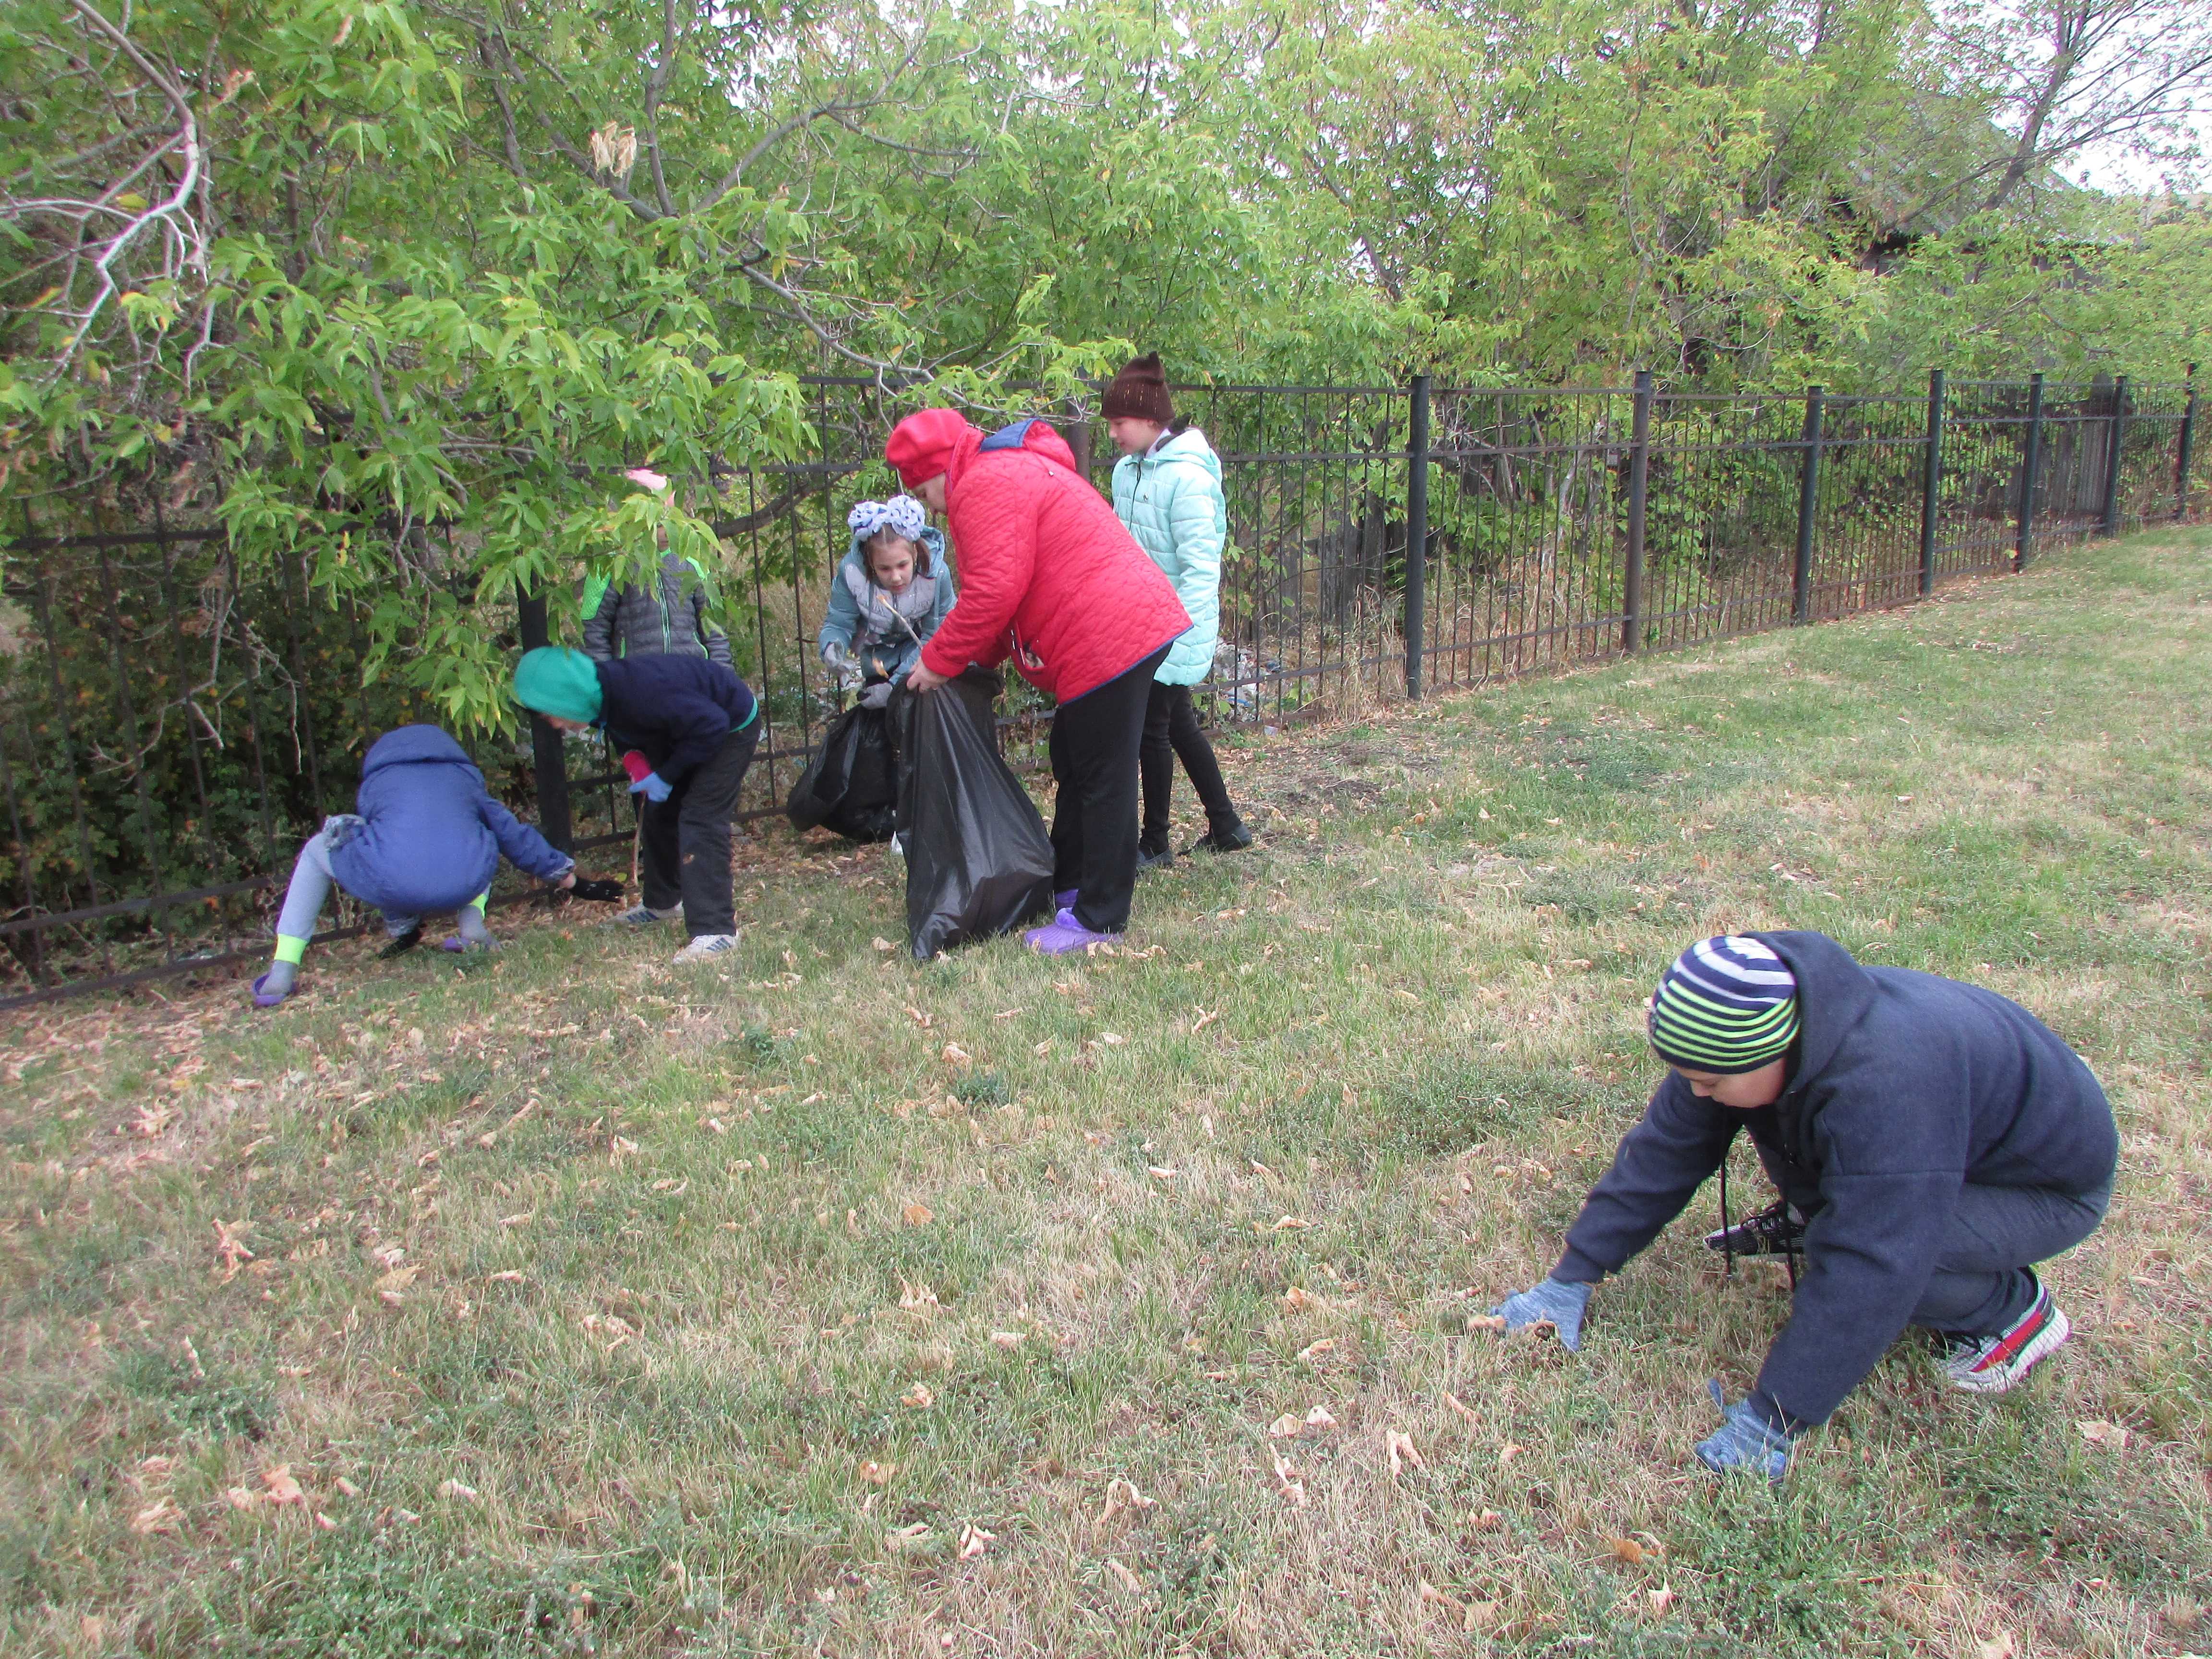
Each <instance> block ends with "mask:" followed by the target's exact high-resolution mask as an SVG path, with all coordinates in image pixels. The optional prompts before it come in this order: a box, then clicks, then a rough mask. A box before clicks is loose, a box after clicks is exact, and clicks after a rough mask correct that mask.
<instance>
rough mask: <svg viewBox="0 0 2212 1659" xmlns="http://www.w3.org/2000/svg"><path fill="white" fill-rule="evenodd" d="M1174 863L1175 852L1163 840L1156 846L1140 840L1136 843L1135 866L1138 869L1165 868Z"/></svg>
mask: <svg viewBox="0 0 2212 1659" xmlns="http://www.w3.org/2000/svg"><path fill="white" fill-rule="evenodd" d="M1174 863H1175V853H1174V852H1173V850H1172V849H1171V848H1169V846H1168V844H1167V843H1166V842H1161V843H1160V844H1159V845H1158V846H1157V847H1152V846H1147V845H1146V843H1145V842H1141V841H1140V842H1138V843H1137V868H1139V870H1165V869H1167V868H1169V867H1170V866H1172V865H1173V864H1174Z"/></svg>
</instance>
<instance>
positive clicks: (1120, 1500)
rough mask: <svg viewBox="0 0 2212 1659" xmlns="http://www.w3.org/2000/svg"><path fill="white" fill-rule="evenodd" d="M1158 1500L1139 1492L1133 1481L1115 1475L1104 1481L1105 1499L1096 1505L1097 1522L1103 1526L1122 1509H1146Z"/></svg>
mask: <svg viewBox="0 0 2212 1659" xmlns="http://www.w3.org/2000/svg"><path fill="white" fill-rule="evenodd" d="M1159 1501H1160V1500H1159V1499H1158V1498H1147V1497H1146V1496H1145V1494H1144V1493H1142V1492H1139V1491H1138V1490H1137V1483H1136V1482H1135V1481H1133V1480H1123V1479H1122V1478H1121V1476H1119V1475H1116V1476H1115V1478H1114V1479H1113V1480H1109V1481H1108V1482H1107V1483H1106V1501H1105V1502H1104V1503H1103V1504H1100V1505H1099V1506H1098V1524H1099V1525H1100V1526H1102V1527H1103V1526H1104V1525H1105V1524H1106V1523H1107V1522H1109V1521H1111V1520H1112V1519H1113V1518H1114V1517H1115V1516H1117V1515H1119V1514H1121V1511H1122V1510H1148V1509H1151V1508H1152V1507H1153V1505H1155V1504H1158V1502H1159Z"/></svg>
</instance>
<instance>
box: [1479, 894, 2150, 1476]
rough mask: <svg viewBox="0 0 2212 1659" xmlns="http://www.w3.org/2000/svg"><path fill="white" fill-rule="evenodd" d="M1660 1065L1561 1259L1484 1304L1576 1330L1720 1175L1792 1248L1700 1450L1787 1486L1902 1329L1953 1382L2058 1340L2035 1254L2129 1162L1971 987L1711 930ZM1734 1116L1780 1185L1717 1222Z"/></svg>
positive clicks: (2101, 1115)
mask: <svg viewBox="0 0 2212 1659" xmlns="http://www.w3.org/2000/svg"><path fill="white" fill-rule="evenodd" d="M1649 1023H1650V1039H1651V1046H1652V1048H1654V1049H1655V1050H1656V1052H1657V1054H1658V1055H1659V1057H1660V1058H1661V1059H1662V1060H1665V1061H1666V1062H1667V1063H1668V1066H1669V1067H1670V1070H1669V1071H1668V1075H1667V1079H1666V1081H1665V1082H1664V1083H1662V1085H1660V1087H1659V1091H1658V1092H1657V1093H1656V1094H1655V1095H1654V1096H1652V1097H1651V1103H1650V1105H1649V1106H1648V1107H1646V1108H1645V1109H1644V1116H1643V1118H1642V1119H1641V1120H1640V1121H1638V1123H1637V1125H1636V1127H1634V1128H1632V1129H1631V1130H1630V1131H1629V1132H1628V1135H1627V1137H1626V1139H1623V1140H1622V1142H1621V1143H1620V1151H1619V1152H1616V1153H1615V1154H1614V1155H1613V1167H1612V1169H1611V1170H1608V1171H1607V1173H1606V1176H1605V1177H1604V1179H1602V1180H1601V1181H1600V1182H1598V1183H1597V1185H1596V1186H1595V1188H1592V1189H1591V1190H1590V1194H1589V1197H1588V1198H1586V1199H1585V1200H1583V1207H1582V1213H1581V1214H1580V1215H1579V1216H1578V1217H1577V1218H1576V1220H1575V1223H1574V1225H1573V1226H1571V1228H1569V1229H1568V1231H1567V1237H1566V1249H1565V1253H1564V1254H1562V1255H1561V1256H1560V1258H1559V1265H1558V1266H1556V1267H1553V1269H1552V1272H1551V1275H1550V1277H1549V1278H1547V1279H1545V1280H1544V1281H1543V1283H1542V1284H1541V1285H1536V1286H1535V1287H1534V1289H1532V1290H1527V1291H1522V1292H1521V1293H1520V1294H1518V1295H1516V1296H1512V1297H1507V1298H1506V1300H1505V1301H1504V1303H1502V1304H1499V1305H1498V1307H1497V1308H1496V1309H1494V1310H1492V1313H1493V1315H1494V1316H1497V1317H1499V1318H1502V1319H1503V1320H1504V1324H1505V1326H1506V1327H1507V1328H1509V1329H1511V1328H1521V1327H1523V1326H1528V1325H1534V1324H1537V1323H1540V1322H1543V1323H1548V1324H1550V1325H1551V1326H1552V1327H1553V1328H1554V1329H1555V1330H1556V1331H1557V1333H1558V1334H1559V1340H1560V1342H1561V1343H1562V1344H1563V1345H1564V1346H1566V1347H1569V1348H1573V1347H1576V1346H1578V1345H1579V1341H1580V1338H1581V1332H1582V1322H1583V1312H1584V1310H1585V1309H1586V1308H1587V1307H1588V1305H1589V1299H1590V1291H1591V1290H1592V1289H1593V1288H1594V1287H1595V1285H1598V1284H1599V1283H1600V1282H1601V1281H1602V1280H1603V1279H1605V1278H1606V1277H1607V1275H1608V1274H1610V1273H1618V1272H1620V1270H1621V1269H1622V1268H1623V1267H1626V1265H1627V1263H1628V1261H1629V1260H1630V1259H1631V1258H1632V1257H1633V1256H1635V1255H1638V1253H1639V1252H1640V1251H1642V1250H1643V1249H1644V1247H1645V1246H1646V1245H1648V1244H1650V1243H1651V1241H1652V1240H1653V1239H1654V1238H1656V1237H1658V1235H1659V1233H1660V1231H1661V1230H1662V1228H1664V1227H1665V1226H1666V1225H1667V1224H1668V1222H1670V1221H1672V1220H1673V1219H1674V1218H1675V1216H1677V1215H1678V1214H1680V1212H1681V1210H1682V1207H1683V1206H1685V1205H1686V1204H1687V1203H1688V1202H1689V1200H1690V1198H1691V1196H1692V1194H1694V1193H1695V1192H1696V1191H1697V1189H1698V1188H1699V1186H1700V1185H1701V1184H1702V1183H1703V1182H1705V1178H1706V1177H1707V1176H1710V1175H1711V1174H1713V1173H1714V1172H1715V1171H1716V1170H1719V1171H1721V1172H1722V1178H1723V1186H1722V1194H1723V1226H1722V1231H1720V1232H1718V1233H1716V1234H1713V1235H1711V1236H1710V1237H1708V1238H1707V1239H1706V1241H1705V1242H1706V1243H1707V1244H1709V1245H1711V1246H1712V1247H1713V1248H1714V1249H1727V1250H1730V1251H1734V1252H1737V1253H1741V1254H1745V1255H1763V1254H1775V1255H1779V1254H1782V1253H1783V1252H1784V1250H1788V1251H1790V1252H1791V1260H1792V1261H1793V1262H1794V1261H1795V1260H1796V1253H1797V1252H1799V1251H1802V1256H1803V1261H1804V1266H1803V1268H1802V1270H1801V1271H1798V1272H1797V1273H1796V1287H1795V1302H1794V1305H1793V1306H1792V1308H1791V1310H1790V1320H1789V1322H1788V1323H1787V1324H1785V1325H1784V1327H1783V1328H1782V1330H1781V1332H1780V1334H1778V1335H1777V1336H1776V1338H1775V1339H1774V1343H1773V1346H1771V1348H1769V1349H1768V1351H1767V1354H1766V1359H1765V1364H1764V1365H1763V1366H1762V1367H1761V1368H1760V1370H1759V1377H1758V1381H1757V1383H1756V1384H1755V1385H1754V1386H1753V1389H1752V1390H1751V1392H1750V1394H1749V1395H1747V1396H1746V1397H1745V1398H1743V1399H1742V1400H1740V1401H1737V1402H1736V1403H1735V1405H1734V1406H1728V1405H1726V1404H1725V1402H1724V1401H1723V1400H1722V1396H1721V1394H1720V1386H1719V1384H1718V1383H1715V1384H1714V1385H1713V1391H1714V1397H1715V1400H1716V1401H1717V1402H1718V1403H1721V1404H1722V1406H1723V1414H1724V1417H1725V1419H1726V1420H1725V1421H1724V1422H1723V1424H1722V1425H1721V1427H1720V1429H1719V1431H1717V1432H1716V1433H1715V1434H1713V1435H1712V1436H1711V1437H1709V1438H1707V1439H1705V1440H1704V1441H1702V1442H1700V1443H1699V1444H1698V1446H1697V1448H1696V1454H1697V1456H1698V1458H1699V1461H1700V1462H1704V1463H1705V1465H1706V1466H1707V1467H1709V1468H1713V1469H1716V1470H1723V1469H1735V1468H1747V1469H1754V1470H1758V1471H1760V1472H1763V1473H1765V1474H1767V1475H1768V1476H1770V1477H1771V1478H1772V1479H1775V1480H1779V1479H1780V1478H1781V1476H1782V1474H1783V1472H1784V1469H1785V1468H1787V1467H1788V1464H1789V1462H1790V1448H1791V1446H1792V1444H1793V1443H1795V1441H1796V1437H1798V1436H1799V1435H1801V1434H1802V1433H1803V1432H1804V1431H1805V1430H1806V1429H1808V1427H1810V1426H1812V1425H1814V1424H1818V1423H1820V1422H1823V1421H1825V1420H1826V1418H1827V1416H1828V1414H1829V1413H1831V1412H1832V1411H1834V1410H1835V1409H1836V1407H1837V1406H1838V1405H1839V1404H1840V1403H1841V1402H1842V1401H1843V1399H1844V1396H1845V1395H1848V1394H1849V1393H1850V1391H1851V1390H1852V1389H1855V1388H1856V1387H1857V1386H1858V1383H1859V1382H1860V1380H1861V1379H1862V1378H1863V1377H1864V1376H1865V1375H1866V1374H1867V1372H1869V1370H1872V1369H1873V1368H1874V1366H1875V1363H1876V1362H1877V1361H1878V1360H1880V1359H1881V1356H1882V1354H1883V1352H1885V1351H1886V1350H1887V1348H1888V1346H1889V1345H1890V1343H1891V1342H1892V1341H1893V1340H1895V1339H1896V1338H1897V1336H1898V1335H1899V1333H1900V1332H1902V1331H1903V1330H1904V1329H1905V1327H1906V1326H1907V1325H1918V1326H1922V1327H1923V1328H1929V1329H1931V1330H1933V1331H1935V1332H1936V1334H1938V1335H1939V1337H1941V1338H1942V1340H1943V1341H1944V1342H1945V1344H1946V1357H1945V1358H1944V1361H1943V1370H1944V1374H1945V1376H1946V1377H1947V1379H1948V1381H1949V1382H1950V1383H1951V1384H1952V1386H1953V1387H1954V1388H1958V1389H1964V1390H1966V1392H1968V1393H1972V1394H2001V1393H2002V1392H2004V1391H2005V1390H2006V1389H2010V1388H2013V1387H2014V1386H2015V1385H2016V1384H2017V1383H2020V1382H2021V1379H2022V1378H2023V1377H2025V1376H2027V1373H2028V1371H2029V1370H2030V1369H2031V1368H2032V1367H2033V1366H2034V1365H2035V1364H2037V1363H2038V1362H2039V1361H2040V1360H2042V1359H2043V1358H2045V1357H2046V1356H2047V1355H2049V1354H2051V1352H2054V1351H2056V1350H2057V1347H2058V1346H2059V1345H2060V1344H2061V1343H2063V1342H2064V1341H2065V1340H2066V1338H2067V1334H2068V1331H2069V1327H2068V1324H2067V1321H2066V1316H2065V1315H2064V1314H2063V1313H2062V1312H2060V1311H2059V1310H2058V1307H2057V1303H2056V1302H2055V1301H2054V1300H2053V1299H2052V1297H2051V1291H2050V1290H2049V1288H2048V1287H2047V1286H2045V1285H2044V1283H2043V1281H2042V1279H2040V1278H2039V1276H2038V1275H2037V1273H2035V1271H2034V1264H2036V1263H2037V1262H2039V1261H2044V1260H2045V1259H2047V1258H2048V1257H2051V1256H2054V1255H2058V1254H2059V1253H2060V1252H2061V1251H2063V1250H2067V1249H2071V1248H2073V1247H2074V1246H2075V1245H2076V1244H2078V1243H2081V1241H2082V1240H2083V1239H2085V1238H2087V1237H2088V1236H2089V1235H2090V1234H2091V1233H2093V1232H2094V1231H2096V1229H2097V1226H2098V1224H2099V1223H2100V1221H2101V1220H2102V1219H2103V1218H2104V1214H2105V1210H2106V1206H2107V1205H2109V1204H2110V1202H2111V1201H2112V1176H2113V1171H2114V1169H2115V1166H2116V1164H2117V1163H2118V1156H2119V1137H2118V1131H2117V1129H2116V1128H2115V1127H2114V1125H2113V1122H2112V1108H2111V1106H2110V1105H2109V1104H2107V1103H2106V1099H2105V1093H2104V1091H2103V1090H2102V1089H2101V1088H2100V1087H2099V1086H2098V1083H2097V1079H2096V1078H2095V1077H2094V1076H2093V1075H2092V1074H2091V1073H2090V1071H2089V1068H2088V1066H2086V1065H2085V1064H2083V1063H2082V1060H2081V1056H2080V1055H2078V1054H2075V1052H2074V1051H2073V1050H2072V1049H2071V1048H2068V1047H2067V1046H2066V1044H2065V1043H2064V1042H2061V1041H2060V1040H2059V1038H2058V1037H2057V1036H2056V1035H2055V1034H2054V1033H2053V1032H2052V1031H2051V1030H2050V1028H2049V1027H2047V1026H2045V1024H2043V1023H2042V1022H2041V1021H2040V1020H2039V1019H2037V1018H2035V1017H2034V1016H2033V1014H2031V1013H2029V1012H2027V1010H2026V1009H2025V1008H2022V1007H2021V1006H2020V1005H2019V1004H2017V1003H2015V1002H2009V1001H2008V1000H2005V999H2004V998H2003V997H2001V996H1998V995H1996V994H1995V993H1994V992H1990V991H1985V990H1983V989H1982V988H1980V987H1978V986H1972V985H1962V984H1960V983H1959V982H1958V981H1955V980H1948V979H1939V978H1937V977H1936V975H1933V974H1922V973H1915V972H1913V971H1911V970H1910V969H1903V968H1881V967H1865V966H1862V965H1861V964H1860V963H1857V961H1855V960H1853V958H1852V957H1851V955H1850V952H1849V951H1846V950H1844V947H1843V946H1842V945H1838V944H1837V943H1836V942H1835V941H1834V940H1833V939H1828V938H1826V937H1825V936H1824V935H1822V934H1820V933H1751V934H1742V935H1731V936H1724V937H1722V938H1717V939H1705V940H1701V941H1700V942H1699V943H1698V944H1696V945H1692V946H1691V947H1690V948H1689V949H1688V950H1686V951H1684V952H1682V954H1681V955H1680V957H1677V958H1676V959H1675V961H1674V965H1673V966H1672V967H1671V968H1669V969H1668V970H1667V973H1666V975H1665V977H1664V978H1663V979H1662V981H1661V982H1660V985H1659V988H1658V990H1657V992H1656V994H1654V995H1653V997H1652V999H1651V1005H1650V1022H1649ZM1739 1130H1741V1131H1742V1132H1744V1133H1747V1134H1749V1135H1750V1137H1751V1139H1752V1142H1753V1146H1755V1147H1756V1148H1757V1150H1758V1152H1759V1161H1760V1163H1761V1164H1764V1165H1765V1169H1766V1172H1767V1174H1768V1175H1769V1176H1771V1177H1772V1179H1773V1181H1774V1183H1775V1185H1776V1186H1777V1187H1778V1188H1780V1189H1781V1193H1782V1199H1781V1201H1780V1202H1779V1203H1778V1204H1777V1205H1776V1206H1774V1207H1773V1208H1772V1209H1771V1210H1770V1211H1768V1212H1764V1213H1763V1214H1760V1215H1758V1216H1754V1217H1752V1218H1748V1219H1747V1220H1746V1221H1744V1222H1742V1223H1741V1224H1738V1225H1735V1226H1730V1225H1728V1222H1727V1219H1726V1215H1725V1206H1726V1194H1727V1187H1726V1184H1725V1183H1726V1160H1727V1158H1728V1152H1729V1146H1730V1144H1731V1143H1732V1142H1733V1141H1734V1140H1735V1136H1736V1133H1737V1132H1738V1131H1739Z"/></svg>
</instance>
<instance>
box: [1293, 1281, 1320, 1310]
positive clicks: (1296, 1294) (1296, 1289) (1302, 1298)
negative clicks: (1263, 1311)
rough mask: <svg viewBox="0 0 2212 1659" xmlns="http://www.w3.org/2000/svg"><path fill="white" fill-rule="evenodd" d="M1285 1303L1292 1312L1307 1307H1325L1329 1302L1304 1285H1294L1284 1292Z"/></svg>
mask: <svg viewBox="0 0 2212 1659" xmlns="http://www.w3.org/2000/svg"><path fill="white" fill-rule="evenodd" d="M1283 1305H1284V1306H1285V1308H1288V1309H1290V1310H1291V1311H1292V1312H1297V1311H1298V1310H1302V1309H1305V1308H1325V1307H1327V1306H1328V1304H1327V1303H1326V1302H1323V1301H1322V1299H1321V1298H1320V1297H1317V1296H1316V1295H1315V1294H1314V1293H1313V1292H1312V1291H1309V1290H1307V1289H1305V1288H1304V1286H1302V1285H1291V1288H1290V1289H1289V1290H1287V1291H1284V1292H1283Z"/></svg>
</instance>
